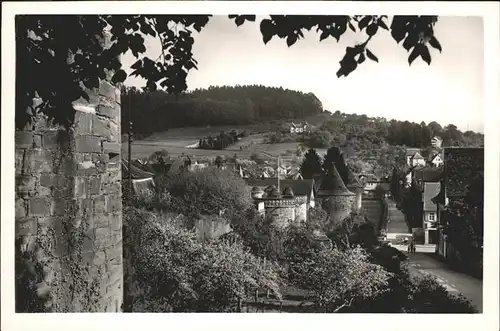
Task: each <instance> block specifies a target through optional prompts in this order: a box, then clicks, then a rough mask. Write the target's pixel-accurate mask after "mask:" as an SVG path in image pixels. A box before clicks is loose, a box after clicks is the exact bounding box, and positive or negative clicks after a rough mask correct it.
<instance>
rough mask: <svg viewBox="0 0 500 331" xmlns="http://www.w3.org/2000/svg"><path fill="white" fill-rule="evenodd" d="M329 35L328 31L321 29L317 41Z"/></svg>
mask: <svg viewBox="0 0 500 331" xmlns="http://www.w3.org/2000/svg"><path fill="white" fill-rule="evenodd" d="M329 35H330V33H328V31H323V32H322V33H321V36H320V37H319V41H323V40H325V39H326V38H328V36H329Z"/></svg>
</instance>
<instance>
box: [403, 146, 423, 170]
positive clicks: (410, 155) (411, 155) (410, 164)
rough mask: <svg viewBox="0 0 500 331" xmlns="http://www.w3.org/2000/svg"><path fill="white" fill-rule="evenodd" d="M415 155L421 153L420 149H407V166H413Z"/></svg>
mask: <svg viewBox="0 0 500 331" xmlns="http://www.w3.org/2000/svg"><path fill="white" fill-rule="evenodd" d="M415 153H420V148H407V149H406V164H407V165H409V166H412V163H411V159H412V157H413V155H415Z"/></svg>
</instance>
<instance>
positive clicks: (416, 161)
mask: <svg viewBox="0 0 500 331" xmlns="http://www.w3.org/2000/svg"><path fill="white" fill-rule="evenodd" d="M410 163H411V166H413V167H416V166H425V158H424V157H423V156H422V155H421V154H420V153H419V152H415V154H413V156H412V157H411V159H410Z"/></svg>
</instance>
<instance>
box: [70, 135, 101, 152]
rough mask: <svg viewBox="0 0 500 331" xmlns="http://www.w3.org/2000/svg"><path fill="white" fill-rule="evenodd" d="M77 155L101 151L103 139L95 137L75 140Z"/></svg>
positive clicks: (81, 137)
mask: <svg viewBox="0 0 500 331" xmlns="http://www.w3.org/2000/svg"><path fill="white" fill-rule="evenodd" d="M75 151H76V152H77V153H95V152H100V151H101V139H99V138H98V137H93V136H79V137H76V138H75Z"/></svg>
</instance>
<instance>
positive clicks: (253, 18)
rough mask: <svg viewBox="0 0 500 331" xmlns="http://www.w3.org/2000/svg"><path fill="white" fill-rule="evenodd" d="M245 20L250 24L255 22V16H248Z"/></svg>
mask: <svg viewBox="0 0 500 331" xmlns="http://www.w3.org/2000/svg"><path fill="white" fill-rule="evenodd" d="M245 19H246V20H247V21H250V22H255V15H246V16H245Z"/></svg>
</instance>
